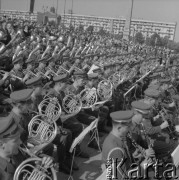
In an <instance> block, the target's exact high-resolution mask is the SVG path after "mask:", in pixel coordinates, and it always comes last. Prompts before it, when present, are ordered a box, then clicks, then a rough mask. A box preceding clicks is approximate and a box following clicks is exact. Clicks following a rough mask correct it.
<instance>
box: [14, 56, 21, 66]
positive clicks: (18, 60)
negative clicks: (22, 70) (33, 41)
mask: <svg viewBox="0 0 179 180" xmlns="http://www.w3.org/2000/svg"><path fill="white" fill-rule="evenodd" d="M22 62H23V57H22V56H20V57H17V58H16V59H15V60H14V61H13V64H18V63H22Z"/></svg>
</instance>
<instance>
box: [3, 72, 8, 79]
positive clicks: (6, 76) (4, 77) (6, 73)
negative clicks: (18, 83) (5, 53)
mask: <svg viewBox="0 0 179 180" xmlns="http://www.w3.org/2000/svg"><path fill="white" fill-rule="evenodd" d="M8 76H9V72H5V74H4V76H3V80H6V79H7V78H8Z"/></svg>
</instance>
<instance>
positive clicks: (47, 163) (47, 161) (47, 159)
mask: <svg viewBox="0 0 179 180" xmlns="http://www.w3.org/2000/svg"><path fill="white" fill-rule="evenodd" d="M42 166H44V168H45V169H48V168H51V167H52V166H53V159H52V158H51V157H50V156H46V155H45V156H44V157H43V158H42Z"/></svg>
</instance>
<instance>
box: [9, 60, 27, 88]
mask: <svg viewBox="0 0 179 180" xmlns="http://www.w3.org/2000/svg"><path fill="white" fill-rule="evenodd" d="M23 63H24V62H23V59H22V58H17V59H16V60H15V61H14V62H13V64H14V68H13V69H12V70H11V71H10V74H13V75H15V76H17V77H19V78H20V79H19V78H16V77H13V76H12V77H11V85H12V89H13V91H16V90H20V89H24V88H25V85H24V80H25V79H24V75H23V72H22V66H23Z"/></svg>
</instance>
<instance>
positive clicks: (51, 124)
mask: <svg viewBox="0 0 179 180" xmlns="http://www.w3.org/2000/svg"><path fill="white" fill-rule="evenodd" d="M28 132H29V142H30V143H31V144H32V145H34V146H36V145H42V144H50V143H51V142H52V141H53V140H54V139H55V137H56V135H57V125H56V122H55V121H53V120H51V119H49V118H48V117H47V116H46V115H42V114H41V115H36V116H34V117H33V118H32V119H31V121H30V122H29V124H28Z"/></svg>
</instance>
